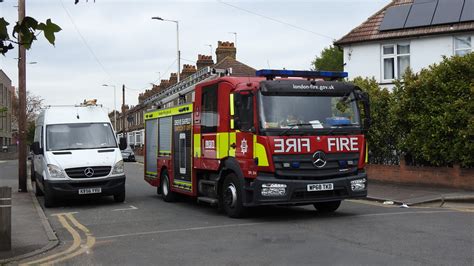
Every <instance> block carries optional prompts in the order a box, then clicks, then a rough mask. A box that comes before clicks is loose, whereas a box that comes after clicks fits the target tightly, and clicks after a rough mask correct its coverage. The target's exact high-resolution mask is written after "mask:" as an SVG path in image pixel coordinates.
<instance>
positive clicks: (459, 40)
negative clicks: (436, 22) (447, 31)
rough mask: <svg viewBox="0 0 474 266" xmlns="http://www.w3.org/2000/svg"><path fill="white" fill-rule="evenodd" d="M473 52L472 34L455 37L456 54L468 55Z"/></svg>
mask: <svg viewBox="0 0 474 266" xmlns="http://www.w3.org/2000/svg"><path fill="white" fill-rule="evenodd" d="M470 52H472V41H471V37H470V36H458V37H454V54H455V55H460V56H463V55H466V54H468V53H470Z"/></svg>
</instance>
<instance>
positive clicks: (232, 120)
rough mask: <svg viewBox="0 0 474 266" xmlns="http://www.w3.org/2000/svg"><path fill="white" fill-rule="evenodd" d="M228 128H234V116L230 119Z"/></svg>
mask: <svg viewBox="0 0 474 266" xmlns="http://www.w3.org/2000/svg"><path fill="white" fill-rule="evenodd" d="M230 129H234V118H231V119H230Z"/></svg>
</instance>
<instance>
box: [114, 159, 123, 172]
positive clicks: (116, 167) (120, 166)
mask: <svg viewBox="0 0 474 266" xmlns="http://www.w3.org/2000/svg"><path fill="white" fill-rule="evenodd" d="M112 174H113V175H118V174H123V160H120V161H118V162H117V163H116V164H115V165H114V170H113V171H112Z"/></svg>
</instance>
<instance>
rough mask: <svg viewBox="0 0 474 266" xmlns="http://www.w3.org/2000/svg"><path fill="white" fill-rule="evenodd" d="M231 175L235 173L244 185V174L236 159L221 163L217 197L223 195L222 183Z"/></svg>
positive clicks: (231, 158)
mask: <svg viewBox="0 0 474 266" xmlns="http://www.w3.org/2000/svg"><path fill="white" fill-rule="evenodd" d="M230 173H234V174H235V175H236V176H237V178H238V179H239V180H241V182H242V183H241V185H243V184H244V182H243V180H244V173H243V172H242V169H241V168H240V164H239V162H238V161H237V159H235V158H234V157H227V158H226V159H225V160H223V161H221V165H220V167H219V175H218V177H217V195H220V194H221V189H222V183H223V182H224V179H225V177H226V176H227V175H228V174H230Z"/></svg>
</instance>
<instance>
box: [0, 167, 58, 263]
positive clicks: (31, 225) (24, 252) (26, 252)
mask: <svg viewBox="0 0 474 266" xmlns="http://www.w3.org/2000/svg"><path fill="white" fill-rule="evenodd" d="M17 169H18V161H16V160H15V161H2V162H1V163H0V173H1V177H0V186H9V187H11V188H12V249H11V250H10V251H1V252H0V264H4V263H8V262H11V261H16V260H20V259H23V258H27V257H30V256H34V255H37V254H40V253H42V252H45V251H47V250H49V249H51V248H53V247H55V246H56V245H57V244H58V243H59V241H58V239H57V237H56V235H55V234H54V232H53V230H52V229H51V226H50V225H49V222H48V220H47V218H46V216H45V215H44V212H43V210H42V209H41V207H40V205H39V203H38V201H37V199H36V197H35V196H34V192H33V189H32V186H31V182H30V181H29V180H28V190H29V192H18V170H17Z"/></svg>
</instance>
